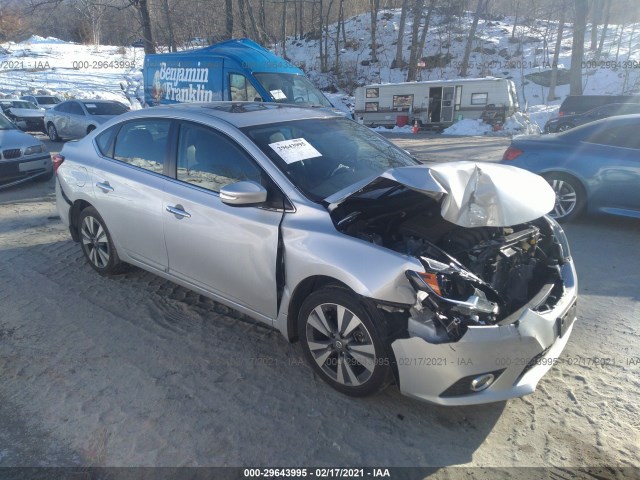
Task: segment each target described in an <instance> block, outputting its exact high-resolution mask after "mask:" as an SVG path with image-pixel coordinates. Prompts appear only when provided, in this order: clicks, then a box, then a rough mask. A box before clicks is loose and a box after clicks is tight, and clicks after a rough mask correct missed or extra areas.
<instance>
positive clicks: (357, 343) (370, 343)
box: [298, 287, 391, 397]
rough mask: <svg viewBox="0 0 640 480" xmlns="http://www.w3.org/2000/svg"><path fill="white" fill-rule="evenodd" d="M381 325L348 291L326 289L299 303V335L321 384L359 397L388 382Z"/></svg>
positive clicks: (387, 362)
mask: <svg viewBox="0 0 640 480" xmlns="http://www.w3.org/2000/svg"><path fill="white" fill-rule="evenodd" d="M381 324H382V322H381V321H378V320H377V319H376V318H375V316H374V315H373V314H371V313H369V309H367V308H365V306H364V305H363V304H362V303H361V302H360V301H359V300H358V299H357V298H356V297H355V295H353V294H352V293H351V292H350V291H348V290H346V289H344V288H340V287H325V288H322V289H320V290H317V291H315V292H313V293H311V295H309V296H308V297H307V299H306V300H305V301H304V302H303V304H302V306H301V308H300V313H299V316H298V334H299V338H300V340H301V343H302V348H303V350H304V353H305V356H306V358H307V361H308V362H309V364H310V365H311V367H312V368H313V369H314V370H315V372H316V373H318V375H320V377H321V378H322V380H324V381H325V382H326V383H328V384H329V385H331V386H332V387H333V388H335V389H336V390H338V391H340V392H342V393H345V394H347V395H351V396H354V397H362V396H366V395H370V394H373V393H376V392H378V391H380V390H382V389H383V388H384V387H386V386H387V385H388V383H389V380H390V379H391V367H390V366H389V359H388V357H387V355H386V352H385V348H384V345H383V343H382V341H381V337H380V334H379V329H380V328H382V325H381Z"/></svg>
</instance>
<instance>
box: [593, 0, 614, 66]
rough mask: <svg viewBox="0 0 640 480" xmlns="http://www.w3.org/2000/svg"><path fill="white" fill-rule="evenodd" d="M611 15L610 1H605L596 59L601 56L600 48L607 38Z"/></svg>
mask: <svg viewBox="0 0 640 480" xmlns="http://www.w3.org/2000/svg"><path fill="white" fill-rule="evenodd" d="M610 13H611V0H606V3H605V7H604V25H603V27H602V32H600V43H599V44H598V50H597V51H596V58H598V57H600V55H602V47H604V39H605V38H606V36H607V29H608V28H609V15H610Z"/></svg>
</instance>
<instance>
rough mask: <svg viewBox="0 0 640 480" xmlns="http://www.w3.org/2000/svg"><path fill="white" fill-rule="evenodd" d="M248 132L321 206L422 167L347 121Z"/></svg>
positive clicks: (321, 121) (286, 124)
mask: <svg viewBox="0 0 640 480" xmlns="http://www.w3.org/2000/svg"><path fill="white" fill-rule="evenodd" d="M242 131H243V132H244V133H245V134H246V135H247V136H249V138H251V139H252V140H253V141H254V142H255V143H256V144H257V145H258V147H260V149H261V150H262V151H263V152H264V153H265V154H266V155H267V156H268V157H269V158H270V159H271V160H272V161H273V163H274V164H275V165H276V166H277V167H278V168H279V169H280V170H281V171H282V172H284V174H285V175H287V176H288V177H289V179H290V180H291V181H292V182H293V184H294V185H296V186H297V187H298V188H299V189H300V190H301V191H302V192H303V193H304V194H305V195H306V196H307V197H308V198H310V199H311V200H313V201H316V202H318V201H320V200H323V199H324V198H326V197H328V196H330V195H333V194H334V193H336V192H338V191H340V190H342V189H344V188H347V187H349V186H350V185H353V184H355V183H357V182H359V181H362V180H365V179H367V178H372V177H376V176H378V175H380V174H382V173H383V172H385V171H386V170H388V169H390V168H395V167H405V166H408V165H416V164H417V163H418V162H416V161H415V160H414V159H413V158H411V157H410V156H409V155H408V154H407V153H405V152H404V151H403V150H401V149H399V148H398V147H396V146H395V145H393V144H392V143H390V142H388V141H387V140H385V139H384V138H383V137H382V136H380V135H378V134H377V133H375V132H372V131H371V130H369V129H368V128H365V127H363V126H361V125H359V124H357V123H356V122H354V121H352V120H348V119H346V118H327V119H313V120H297V121H291V122H282V123H276V124H270V125H257V126H251V127H245V128H243V129H242Z"/></svg>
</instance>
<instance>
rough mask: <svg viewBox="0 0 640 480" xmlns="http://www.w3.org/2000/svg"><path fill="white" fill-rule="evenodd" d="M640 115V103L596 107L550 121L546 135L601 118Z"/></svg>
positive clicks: (547, 124) (545, 129) (545, 128)
mask: <svg viewBox="0 0 640 480" xmlns="http://www.w3.org/2000/svg"><path fill="white" fill-rule="evenodd" d="M636 113H640V103H611V104H609V105H603V106H601V107H596V108H594V109H592V110H589V111H588V112H585V113H580V114H576V115H563V116H561V117H554V118H552V119H550V120H549V121H548V122H547V123H546V124H545V126H544V131H545V133H558V132H564V131H565V130H569V129H571V128H573V127H577V126H578V125H584V124H585V123H589V122H593V121H594V120H600V119H601V118H607V117H615V116H618V115H633V114H636Z"/></svg>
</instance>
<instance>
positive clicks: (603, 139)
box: [585, 125, 640, 149]
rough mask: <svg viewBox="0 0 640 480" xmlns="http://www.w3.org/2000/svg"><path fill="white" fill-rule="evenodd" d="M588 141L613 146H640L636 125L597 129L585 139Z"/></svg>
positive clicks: (634, 147)
mask: <svg viewBox="0 0 640 480" xmlns="http://www.w3.org/2000/svg"><path fill="white" fill-rule="evenodd" d="M585 142H587V143H595V144H598V145H609V146H611V147H623V148H633V149H638V148H640V137H638V127H637V126H636V125H623V126H621V127H613V128H607V129H602V130H597V131H596V132H594V133H593V134H592V135H590V136H589V138H587V139H586V140H585Z"/></svg>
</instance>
